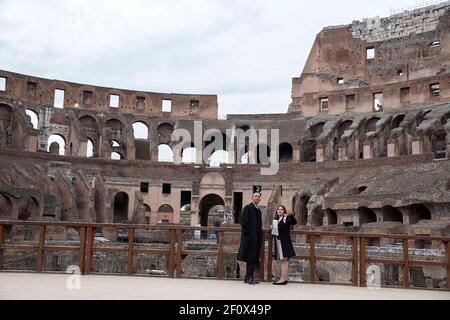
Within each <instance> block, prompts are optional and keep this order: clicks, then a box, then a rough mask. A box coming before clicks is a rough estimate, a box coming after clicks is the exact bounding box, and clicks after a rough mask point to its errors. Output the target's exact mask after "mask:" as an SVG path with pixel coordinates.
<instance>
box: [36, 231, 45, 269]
mask: <svg viewBox="0 0 450 320" xmlns="http://www.w3.org/2000/svg"><path fill="white" fill-rule="evenodd" d="M44 245H45V225H41V226H40V227H39V244H38V254H37V261H36V271H37V272H42V271H43V270H44Z"/></svg>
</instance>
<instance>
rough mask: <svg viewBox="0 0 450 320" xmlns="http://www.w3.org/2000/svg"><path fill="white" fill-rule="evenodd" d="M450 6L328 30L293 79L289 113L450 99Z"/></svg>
mask: <svg viewBox="0 0 450 320" xmlns="http://www.w3.org/2000/svg"><path fill="white" fill-rule="evenodd" d="M449 9H450V5H449V4H448V3H445V4H440V5H436V6H431V7H426V8H422V9H420V10H419V9H418V10H414V11H407V12H405V13H402V14H399V15H395V16H391V17H389V18H384V19H380V18H373V19H366V20H364V21H363V22H359V21H357V22H353V24H351V25H347V26H339V27H328V28H324V29H323V30H322V31H321V32H320V33H319V34H318V35H317V37H316V40H315V42H314V45H313V47H312V49H311V53H310V55H309V58H308V60H307V62H306V64H305V68H304V70H303V72H302V75H301V76H300V77H298V78H294V79H293V83H292V103H291V105H290V108H289V112H291V113H301V114H303V115H304V116H317V115H320V114H327V115H341V114H344V113H346V112H356V113H370V112H377V111H388V112H389V111H392V110H395V109H399V108H408V107H411V106H420V105H424V104H430V103H435V102H444V101H449V100H450V86H449V79H450V68H449V67H448V66H449V65H450V58H449V57H450V54H449V53H450V32H449V23H448V20H449V19H450V10H449ZM377 101H378V103H377ZM376 105H377V106H378V105H381V107H380V108H379V109H380V110H376V108H375V107H376Z"/></svg>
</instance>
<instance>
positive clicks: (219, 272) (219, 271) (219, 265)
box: [217, 231, 225, 280]
mask: <svg viewBox="0 0 450 320" xmlns="http://www.w3.org/2000/svg"><path fill="white" fill-rule="evenodd" d="M224 236H225V233H224V232H223V231H220V233H219V253H218V254H219V256H218V258H217V278H218V279H219V280H223V248H224V242H225V240H224Z"/></svg>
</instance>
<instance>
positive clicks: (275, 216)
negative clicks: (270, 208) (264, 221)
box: [273, 205, 287, 219]
mask: <svg viewBox="0 0 450 320" xmlns="http://www.w3.org/2000/svg"><path fill="white" fill-rule="evenodd" d="M280 208H283V211H284V214H287V209H286V207H285V206H283V205H279V206H277V211H275V214H274V216H273V217H274V219H278V209H280Z"/></svg>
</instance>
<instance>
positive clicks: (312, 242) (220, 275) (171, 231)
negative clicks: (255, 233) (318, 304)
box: [0, 221, 450, 290]
mask: <svg viewBox="0 0 450 320" xmlns="http://www.w3.org/2000/svg"><path fill="white" fill-rule="evenodd" d="M13 226H15V227H29V228H39V231H38V233H37V237H36V240H37V242H36V243H33V244H26V243H22V241H20V240H19V241H17V242H18V243H12V242H14V241H11V240H8V241H6V233H7V228H12V227H13ZM51 227H64V228H73V229H78V230H79V243H78V240H77V241H76V243H78V245H74V244H73V242H72V243H70V242H67V241H61V242H63V244H61V243H58V244H49V243H47V241H46V235H47V230H48V228H51ZM97 228H102V229H105V228H111V229H122V230H127V233H126V238H124V240H125V241H126V242H127V244H123V245H120V246H117V245H116V246H111V245H108V246H96V245H95V244H94V240H95V230H96V229H97ZM140 230H146V231H147V232H153V231H160V232H164V233H166V234H167V239H168V241H166V244H167V245H168V246H167V247H165V248H143V247H142V246H139V245H137V244H138V242H137V237H136V232H137V231H138V232H139V231H140ZM195 231H197V232H204V233H205V232H206V233H207V232H211V233H215V234H216V235H217V238H216V241H217V243H216V244H217V250H208V251H203V250H202V251H198V250H189V249H184V247H185V245H186V244H187V243H188V242H189V241H190V240H186V239H188V237H187V236H186V235H187V234H189V233H190V232H193V233H194V234H195ZM240 231H241V229H240V228H209V227H208V228H206V227H188V226H179V225H156V226H149V225H125V224H120V225H119V224H93V223H66V222H44V221H42V222H40V221H36V222H31V221H0V271H1V270H4V262H5V251H6V250H8V249H12V250H19V251H32V252H36V253H37V256H36V268H35V270H27V271H36V272H38V273H41V272H44V271H45V270H44V269H45V268H44V263H45V261H44V260H45V256H44V254H45V253H46V252H78V253H79V261H78V266H79V268H80V270H81V273H82V274H84V275H88V274H92V273H93V258H94V253H125V254H126V255H127V266H126V274H127V275H128V276H132V275H133V274H134V272H133V259H134V256H135V254H153V255H167V256H168V271H167V277H170V278H174V277H176V278H182V277H183V270H182V262H183V257H186V256H194V257H195V256H202V257H206V256H207V257H215V258H217V266H216V272H217V277H216V278H217V279H219V280H223V279H224V268H223V264H224V258H225V257H236V256H237V252H235V251H232V252H230V251H226V250H225V246H226V241H225V236H226V235H227V234H239V233H240ZM291 236H292V237H293V238H296V239H298V238H299V237H300V238H302V239H305V240H306V241H305V243H304V244H302V245H303V246H304V247H305V248H308V249H309V252H308V254H303V255H299V256H296V257H293V258H292V259H293V260H304V261H308V262H309V266H310V268H309V281H305V282H308V283H320V281H318V280H317V274H316V273H317V263H319V262H335V263H349V264H351V284H350V285H353V286H360V287H364V286H366V270H367V267H368V266H369V265H370V264H386V265H399V266H401V267H402V269H403V277H402V281H403V283H402V287H403V288H410V287H411V282H410V267H416V266H417V267H441V268H445V274H446V279H447V288H443V289H445V290H450V281H449V279H450V237H429V236H408V235H391V234H389V235H387V234H370V235H369V234H360V233H341V232H306V231H300V230H295V231H292V232H291ZM317 237H320V238H328V237H332V238H334V239H341V240H342V239H344V240H346V241H347V243H348V245H347V246H346V248H348V250H344V251H348V252H351V254H350V255H349V256H337V255H334V256H328V255H322V256H321V255H318V251H320V250H323V249H324V248H330V247H332V245H325V246H324V245H320V244H316V238H317ZM368 239H380V240H381V239H391V240H392V239H396V240H397V241H398V240H401V244H400V245H399V243H398V242H397V248H400V247H402V251H399V250H397V251H395V250H394V251H395V252H396V254H397V255H399V253H400V255H401V258H386V257H383V256H382V257H371V256H370V254H371V251H370V250H368V245H367V241H368ZM412 241H426V242H428V243H430V242H435V243H440V245H441V246H442V245H443V246H444V247H443V248H444V250H443V251H444V252H445V254H444V255H443V257H444V259H441V260H440V261H430V260H413V259H412V258H411V257H410V251H411V252H414V251H413V250H410V242H412ZM200 242H201V241H200ZM273 242H274V241H273V238H272V236H271V234H270V231H269V230H264V241H263V245H262V246H261V255H260V256H261V258H260V261H261V263H260V271H259V273H260V275H262V276H261V280H262V281H272V277H273V249H274V247H273ZM350 248H351V249H350ZM341 251H342V250H341ZM341 251H340V250H339V246H336V250H335V252H336V253H339V252H341ZM344 251H342V252H344ZM394 251H393V252H394ZM342 252H341V253H342Z"/></svg>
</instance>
